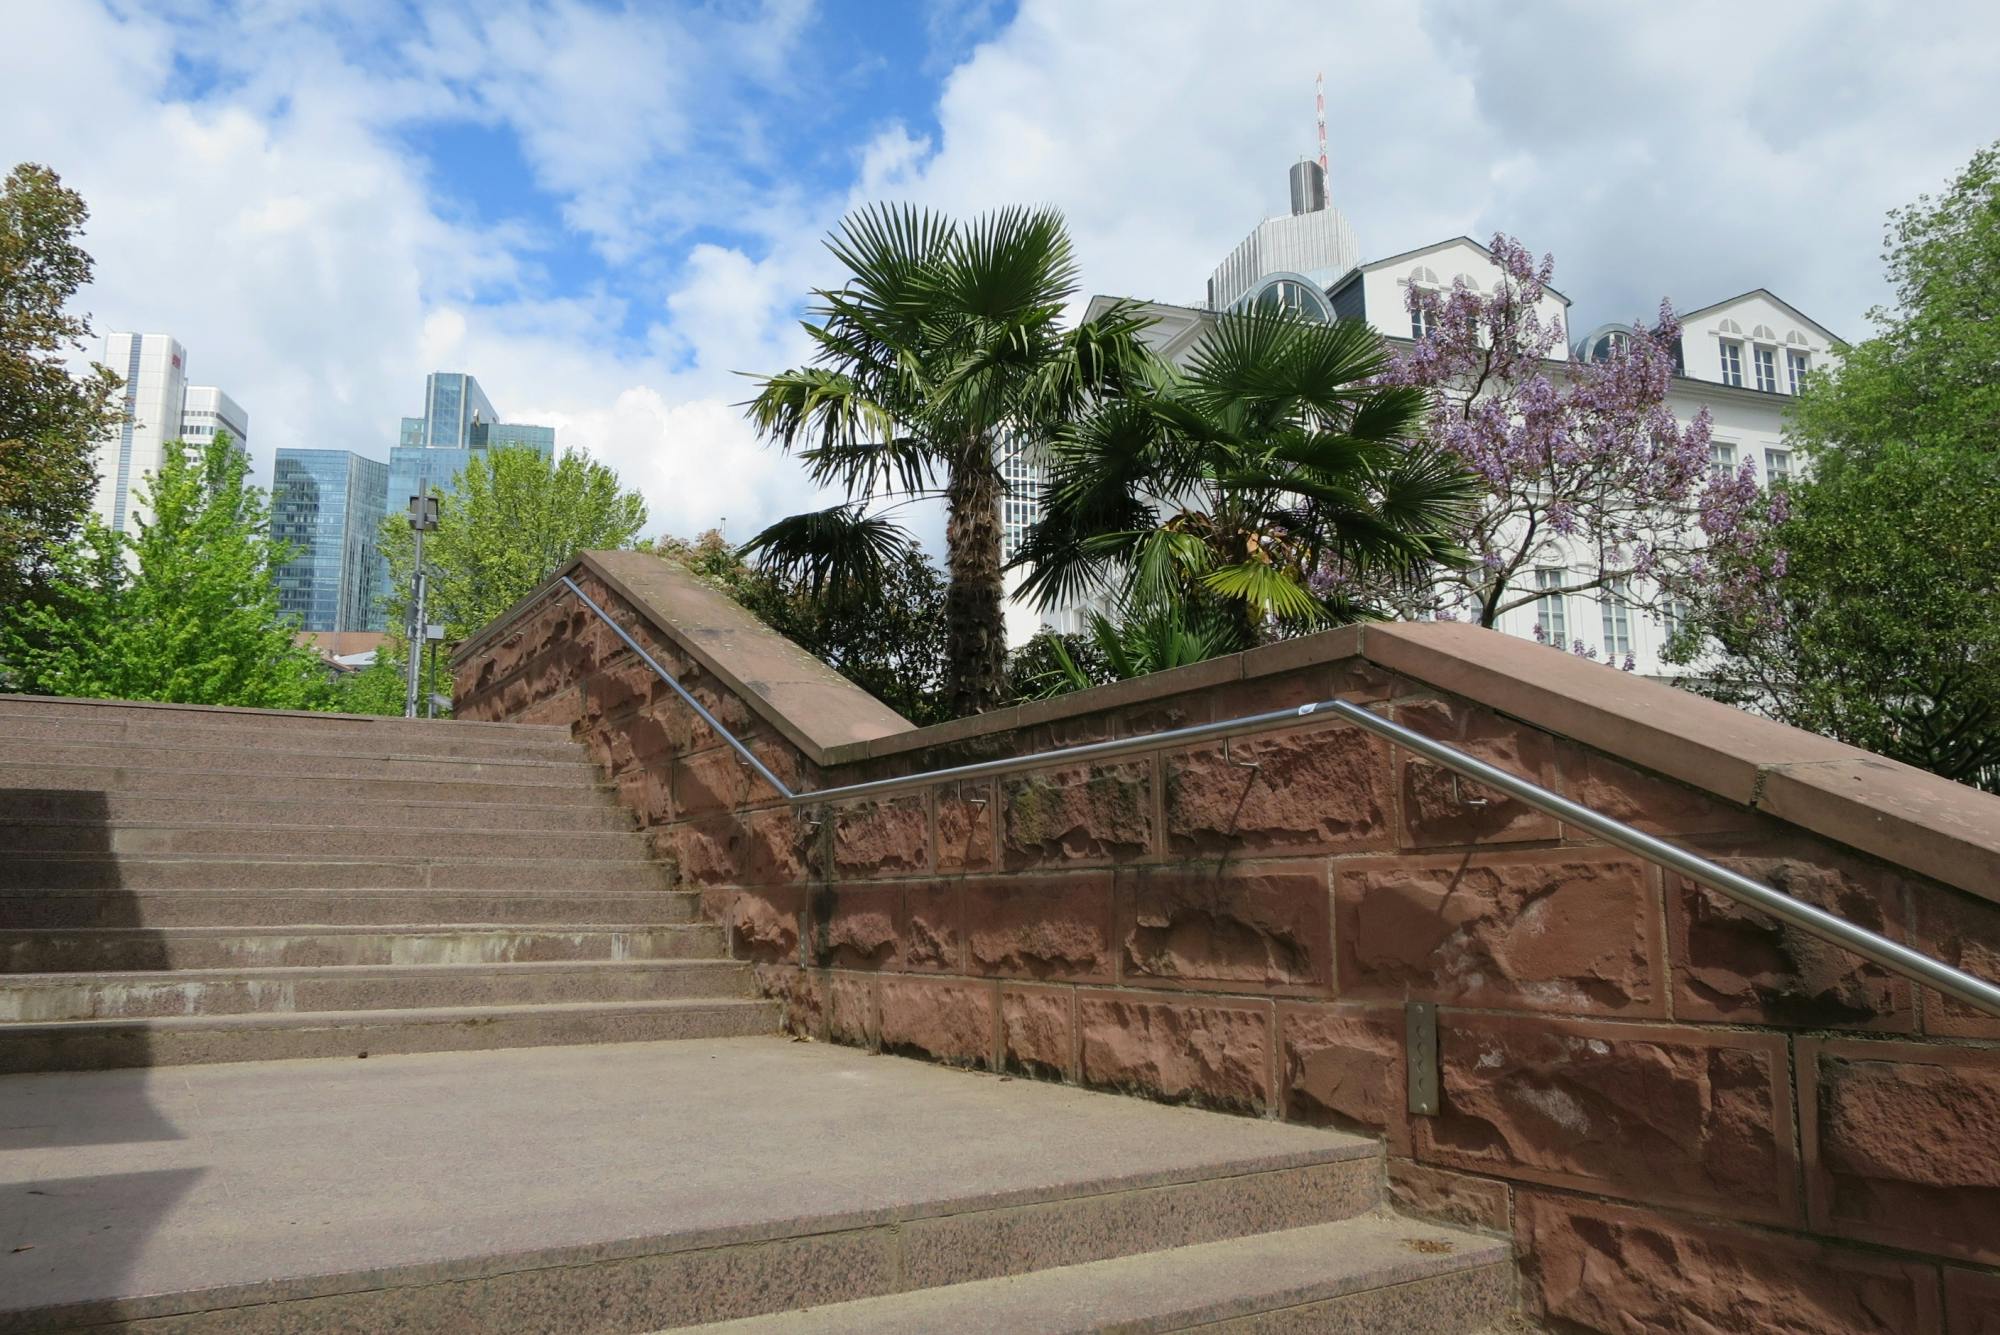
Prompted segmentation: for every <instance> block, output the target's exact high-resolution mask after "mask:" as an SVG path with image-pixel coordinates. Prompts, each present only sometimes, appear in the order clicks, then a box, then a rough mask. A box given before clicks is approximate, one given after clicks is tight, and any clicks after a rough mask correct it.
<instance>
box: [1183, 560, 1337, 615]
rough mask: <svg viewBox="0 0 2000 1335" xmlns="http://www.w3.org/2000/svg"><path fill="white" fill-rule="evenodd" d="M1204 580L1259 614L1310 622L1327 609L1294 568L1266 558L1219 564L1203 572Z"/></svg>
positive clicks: (1223, 595)
mask: <svg viewBox="0 0 2000 1335" xmlns="http://www.w3.org/2000/svg"><path fill="white" fill-rule="evenodd" d="M1201 582H1202V586H1203V587H1204V588H1206V589H1207V590H1208V591H1209V592H1210V593H1213V594H1215V595H1216V596H1218V597H1221V598H1227V599H1230V600H1232V601H1235V602H1240V603H1244V604H1246V605H1247V606H1249V607H1250V608H1251V609H1252V610H1253V611H1254V612H1256V613H1257V614H1258V615H1259V616H1270V617H1277V618H1279V619H1280V620H1283V621H1297V622H1308V623H1310V622H1315V621H1317V620H1319V619H1320V618H1321V616H1322V615H1323V610H1324V609H1323V607H1322V605H1321V603H1320V601H1319V599H1318V598H1317V597H1315V596H1314V594H1313V591H1312V590H1311V589H1308V588H1307V587H1306V586H1305V585H1304V584H1302V583H1300V582H1299V580H1298V578H1297V577H1296V576H1294V575H1293V574H1292V572H1290V571H1288V570H1285V569H1282V568H1281V567H1278V566H1275V565H1271V564H1270V563H1268V562H1265V561H1238V562H1235V563H1233V564H1231V565H1223V566H1217V567H1216V568H1215V569H1213V570H1211V571H1209V572H1208V573H1207V574H1205V575H1203V576H1202V577H1201Z"/></svg>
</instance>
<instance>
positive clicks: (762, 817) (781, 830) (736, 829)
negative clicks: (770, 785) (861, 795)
mask: <svg viewBox="0 0 2000 1335" xmlns="http://www.w3.org/2000/svg"><path fill="white" fill-rule="evenodd" d="M650 833H651V838H652V841H653V851H654V853H655V855H657V856H658V857H659V858H660V859H661V860H663V861H664V862H665V863H666V864H667V866H668V869H669V871H670V872H671V874H672V875H673V876H674V877H675V878H676V879H677V880H678V881H680V882H683V883H686V884H688V885H776V884H783V883H786V882H791V881H797V880H799V879H801V878H802V877H803V876H804V875H805V870H806V858H807V855H808V854H809V853H810V851H811V845H810V840H811V837H812V830H811V827H810V826H808V825H807V824H806V823H804V822H803V821H801V820H800V819H799V818H798V817H797V816H796V815H795V814H794V813H793V812H791V811H790V810H788V809H786V808H784V807H769V808H766V809H764V810H760V811H744V812H723V813H718V814H716V815H711V816H702V817H699V818H697V819H694V820H685V821H679V822H676V823H675V824H672V825H662V826H656V827H655V828H654V829H653V830H652V831H651V832H650Z"/></svg>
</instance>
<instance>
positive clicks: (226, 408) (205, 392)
mask: <svg viewBox="0 0 2000 1335" xmlns="http://www.w3.org/2000/svg"><path fill="white" fill-rule="evenodd" d="M218 431H227V432H228V433H229V439H230V440H232V441H234V442H235V443H236V448H237V449H239V450H242V451H243V452H244V453H245V454H248V453H249V452H250V414H249V413H246V412H244V411H243V405H242V404H240V403H238V402H237V401H236V400H235V399H232V398H230V397H229V396H228V395H227V394H225V393H223V392H222V391H221V390H219V389H217V388H216V387H215V386H214V385H189V386H188V387H187V395H186V398H185V399H184V401H183V404H182V407H181V439H183V440H185V441H186V442H187V443H188V444H190V445H203V444H206V443H207V442H208V441H209V440H210V439H212V438H213V437H214V436H215V434H216V432H218Z"/></svg>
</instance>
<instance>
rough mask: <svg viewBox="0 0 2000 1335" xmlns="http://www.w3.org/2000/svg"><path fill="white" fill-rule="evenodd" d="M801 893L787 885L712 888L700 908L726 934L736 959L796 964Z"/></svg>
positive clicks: (801, 902)
mask: <svg viewBox="0 0 2000 1335" xmlns="http://www.w3.org/2000/svg"><path fill="white" fill-rule="evenodd" d="M804 907H805V896H804V892H802V891H800V890H798V889H796V888H794V887H791V886H782V887H777V886H774V887H771V888H768V889H764V888H759V889H749V890H714V891H706V892H704V893H703V894H702V909H703V911H704V913H705V914H706V915H707V916H708V917H709V918H710V919H711V920H712V921H714V922H716V923H719V924H720V925H721V926H722V928H723V930H724V931H725V932H726V933H727V934H728V939H729V943H730V948H731V951H732V953H733V954H734V955H735V957H736V958H737V959H746V960H760V961H764V962H767V963H775V964H791V965H796V964H797V963H798V959H799V914H800V912H801V910H802V909H803V908H804Z"/></svg>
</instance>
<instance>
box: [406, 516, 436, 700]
mask: <svg viewBox="0 0 2000 1335" xmlns="http://www.w3.org/2000/svg"><path fill="white" fill-rule="evenodd" d="M437 526H438V498H437V497H435V496H412V497H410V528H411V530H412V531H413V532H414V533H415V534H416V545H417V551H416V564H417V570H416V574H415V575H414V576H413V577H412V579H411V586H412V587H411V590H410V608H411V613H412V615H411V619H410V627H409V630H410V638H409V655H410V662H409V668H410V672H409V685H408V689H407V690H406V691H405V692H404V695H403V717H404V718H415V717H416V716H417V686H418V683H419V682H420V681H421V680H422V678H423V675H424V661H423V653H424V641H425V638H426V637H425V634H424V632H425V631H426V630H427V629H429V626H430V623H429V622H428V621H427V620H426V619H425V617H424V594H425V592H426V591H427V587H428V584H429V581H428V580H427V579H426V578H425V576H424V534H426V533H428V532H430V530H432V529H434V528H436V527H437Z"/></svg>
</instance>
